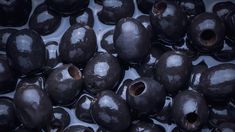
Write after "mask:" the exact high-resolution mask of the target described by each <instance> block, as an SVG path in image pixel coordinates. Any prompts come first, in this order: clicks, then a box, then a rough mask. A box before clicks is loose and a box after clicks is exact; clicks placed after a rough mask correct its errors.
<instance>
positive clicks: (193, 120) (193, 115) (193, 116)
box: [186, 112, 199, 124]
mask: <svg viewBox="0 0 235 132" xmlns="http://www.w3.org/2000/svg"><path fill="white" fill-rule="evenodd" d="M186 120H187V122H188V123H190V124H194V123H196V122H198V121H199V117H198V115H197V114H196V113H194V112H191V113H189V114H187V115H186Z"/></svg>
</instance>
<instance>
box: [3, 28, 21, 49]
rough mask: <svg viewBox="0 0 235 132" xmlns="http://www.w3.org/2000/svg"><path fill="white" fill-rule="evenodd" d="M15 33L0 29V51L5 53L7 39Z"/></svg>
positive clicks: (11, 30) (12, 30)
mask: <svg viewBox="0 0 235 132" xmlns="http://www.w3.org/2000/svg"><path fill="white" fill-rule="evenodd" d="M16 31H17V30H16V29H13V28H5V29H0V51H3V52H6V46H7V41H8V38H9V37H10V35H11V34H12V33H14V32H16Z"/></svg>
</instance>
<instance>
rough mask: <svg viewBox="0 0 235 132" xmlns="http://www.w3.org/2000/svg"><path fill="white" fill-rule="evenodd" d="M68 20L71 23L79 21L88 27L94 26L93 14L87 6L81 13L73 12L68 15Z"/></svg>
mask: <svg viewBox="0 0 235 132" xmlns="http://www.w3.org/2000/svg"><path fill="white" fill-rule="evenodd" d="M69 22H70V24H71V25H74V24H76V23H80V24H83V25H88V26H89V27H93V26H94V15H93V12H92V10H91V9H90V8H87V9H86V10H85V11H84V12H83V13H82V14H75V15H73V16H71V17H70V19H69Z"/></svg>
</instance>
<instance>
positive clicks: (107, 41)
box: [100, 30, 117, 55]
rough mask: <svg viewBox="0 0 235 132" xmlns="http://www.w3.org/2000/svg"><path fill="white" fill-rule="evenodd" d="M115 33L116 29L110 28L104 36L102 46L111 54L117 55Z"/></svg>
mask: <svg viewBox="0 0 235 132" xmlns="http://www.w3.org/2000/svg"><path fill="white" fill-rule="evenodd" d="M113 34H114V30H109V31H108V32H106V33H105V34H104V35H103V37H102V40H101V42H100V46H101V47H102V48H103V49H105V50H106V51H107V52H108V53H109V54H113V55H115V54H117V52H116V49H115V47H114V43H113Z"/></svg>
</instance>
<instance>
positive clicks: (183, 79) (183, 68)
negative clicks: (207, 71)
mask: <svg viewBox="0 0 235 132" xmlns="http://www.w3.org/2000/svg"><path fill="white" fill-rule="evenodd" d="M155 69H156V70H155V78H156V79H157V80H159V82H160V83H162V84H163V85H164V87H165V88H166V90H167V92H168V93H170V94H173V93H177V92H178V91H179V90H182V89H184V88H186V87H187V85H188V80H189V78H190V74H191V70H192V61H191V59H190V58H189V57H187V56H186V55H184V54H182V53H180V52H175V51H168V52H166V53H164V54H163V55H162V56H161V57H160V59H159V61H158V63H157V65H156V68H155ZM163 71H164V74H162V72H163Z"/></svg>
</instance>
